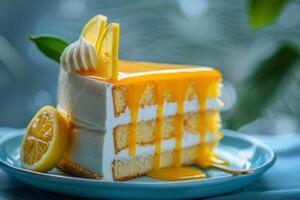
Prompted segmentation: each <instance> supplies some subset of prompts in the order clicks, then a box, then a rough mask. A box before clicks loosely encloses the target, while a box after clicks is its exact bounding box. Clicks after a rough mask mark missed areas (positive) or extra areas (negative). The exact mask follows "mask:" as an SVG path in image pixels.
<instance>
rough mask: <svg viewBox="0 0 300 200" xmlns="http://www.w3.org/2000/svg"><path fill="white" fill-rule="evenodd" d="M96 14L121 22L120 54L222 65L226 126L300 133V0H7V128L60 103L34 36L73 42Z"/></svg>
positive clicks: (3, 38)
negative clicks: (54, 36) (41, 35)
mask: <svg viewBox="0 0 300 200" xmlns="http://www.w3.org/2000/svg"><path fill="white" fill-rule="evenodd" d="M96 14H103V15H106V16H108V18H109V21H110V22H118V23H120V26H121V32H120V50H119V57H120V58H121V59H127V60H143V61H153V62H167V63H178V64H193V65H206V66H213V67H216V68H218V69H219V70H220V71H222V73H223V75H224V82H223V83H224V88H223V97H222V99H223V101H224V102H225V106H224V108H223V118H224V126H225V127H226V128H230V129H235V130H242V131H244V132H246V133H249V134H251V133H256V134H257V133H260V134H274V135H275V134H287V133H294V132H300V123H299V122H300V106H299V104H298V103H299V102H300V67H299V65H300V63H299V58H298V57H299V53H298V48H299V47H300V37H299V36H300V1H287V0H285V1H284V0H273V1H270V0H269V1H268V0H257V1H255V0H249V1H247V0H227V1H218V0H151V1H146V0H144V1H141V0H126V1H124V0H111V1H107V0H52V1H46V0H26V1H17V0H0V126H9V127H18V128H23V127H25V126H26V125H27V123H28V121H29V120H30V118H31V117H32V115H33V114H34V113H35V112H36V111H37V110H38V109H39V108H41V107H42V106H44V105H47V104H52V105H55V104H56V87H57V76H58V69H59V65H58V64H57V63H55V62H53V61H51V60H50V59H48V58H46V57H45V56H43V55H42V54H41V53H40V52H39V51H38V50H37V48H36V47H35V46H34V44H32V43H31V42H30V41H28V39H27V36H28V35H39V34H45V33H46V34H55V35H58V36H60V37H62V38H65V39H67V40H68V41H70V42H73V41H75V40H76V39H77V38H78V36H79V34H80V32H81V29H82V27H83V25H84V24H85V22H86V21H87V20H89V19H90V18H91V17H93V16H94V15H96Z"/></svg>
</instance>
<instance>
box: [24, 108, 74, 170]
mask: <svg viewBox="0 0 300 200" xmlns="http://www.w3.org/2000/svg"><path fill="white" fill-rule="evenodd" d="M68 132H69V125H68V122H67V120H66V119H65V118H64V117H63V116H62V115H61V114H60V113H59V112H58V111H57V110H56V109H55V108H54V107H52V106H45V107H43V108H42V109H40V110H39V111H38V112H37V113H36V114H35V116H34V117H33V118H32V120H31V122H30V123H29V125H28V127H27V129H26V132H25V135H24V137H23V141H22V144H21V152H20V156H21V158H20V161H21V166H22V167H23V168H25V169H29V170H33V171H39V172H46V171H48V170H50V169H52V168H53V167H55V165H56V164H57V163H58V162H59V161H60V159H61V158H62V156H63V154H64V152H65V149H66V147H67V144H68V135H69V134H68Z"/></svg>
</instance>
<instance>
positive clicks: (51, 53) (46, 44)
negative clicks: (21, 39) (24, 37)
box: [28, 35, 69, 63]
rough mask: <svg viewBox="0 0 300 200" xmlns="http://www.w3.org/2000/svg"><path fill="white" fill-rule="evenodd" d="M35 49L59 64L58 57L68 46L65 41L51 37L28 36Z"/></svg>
mask: <svg viewBox="0 0 300 200" xmlns="http://www.w3.org/2000/svg"><path fill="white" fill-rule="evenodd" d="M28 39H29V40H30V41H32V42H33V43H34V44H35V45H36V46H37V48H38V49H39V50H40V51H41V52H42V53H43V54H44V55H45V56H46V57H48V58H50V59H52V60H54V61H56V62H58V63H60V56H61V54H62V52H63V51H64V49H65V48H66V47H67V46H68V45H69V42H68V41H66V40H65V39H62V38H59V37H56V36H53V35H40V36H28Z"/></svg>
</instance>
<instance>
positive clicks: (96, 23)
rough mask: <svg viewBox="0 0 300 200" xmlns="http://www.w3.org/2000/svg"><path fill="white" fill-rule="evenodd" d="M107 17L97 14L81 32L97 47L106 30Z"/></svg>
mask: <svg viewBox="0 0 300 200" xmlns="http://www.w3.org/2000/svg"><path fill="white" fill-rule="evenodd" d="M106 22H107V17H105V16H103V15H96V16H95V17H93V18H92V19H90V20H89V21H88V22H87V23H86V25H85V26H84V28H83V29H82V32H81V37H83V38H84V39H85V40H86V41H88V42H89V43H90V44H92V45H93V46H94V47H95V49H98V48H99V44H100V40H101V37H102V35H103V33H104V31H105V26H106Z"/></svg>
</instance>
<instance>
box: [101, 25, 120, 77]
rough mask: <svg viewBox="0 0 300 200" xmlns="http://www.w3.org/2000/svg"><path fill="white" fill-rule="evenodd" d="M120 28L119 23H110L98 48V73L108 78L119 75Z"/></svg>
mask: <svg viewBox="0 0 300 200" xmlns="http://www.w3.org/2000/svg"><path fill="white" fill-rule="evenodd" d="M119 29H120V27H119V24H117V23H111V24H109V25H108V26H107V27H106V29H105V32H104V34H103V37H102V39H101V42H100V48H99V50H98V58H99V64H98V67H97V74H98V75H99V76H101V77H105V78H107V79H116V78H117V75H118V48H119Z"/></svg>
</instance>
